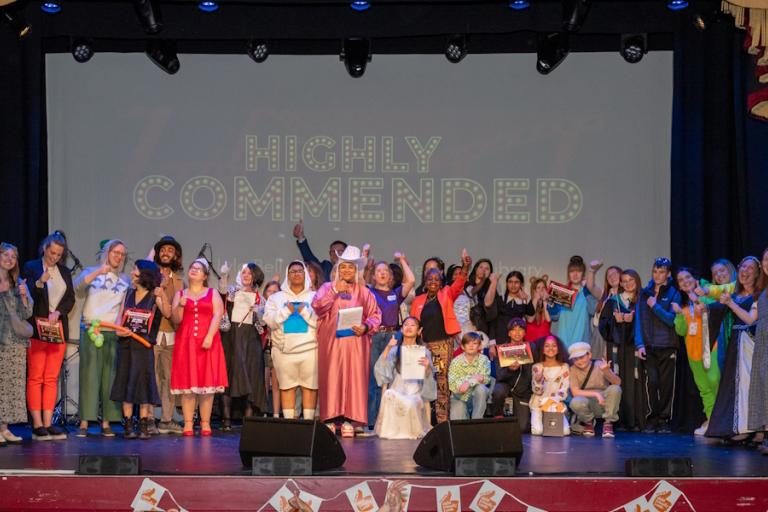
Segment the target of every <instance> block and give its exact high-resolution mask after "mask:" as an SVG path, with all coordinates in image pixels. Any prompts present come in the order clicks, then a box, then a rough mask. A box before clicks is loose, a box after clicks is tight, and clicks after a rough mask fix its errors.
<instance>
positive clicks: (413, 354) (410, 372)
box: [400, 345, 427, 380]
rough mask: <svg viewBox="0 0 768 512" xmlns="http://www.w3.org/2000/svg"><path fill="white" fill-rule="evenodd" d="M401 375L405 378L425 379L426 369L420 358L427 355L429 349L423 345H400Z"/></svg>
mask: <svg viewBox="0 0 768 512" xmlns="http://www.w3.org/2000/svg"><path fill="white" fill-rule="evenodd" d="M400 350H401V352H400V375H401V376H402V377H403V379H405V380H416V379H418V380H424V375H425V373H426V371H425V370H424V367H423V366H421V364H419V359H421V358H422V357H427V351H426V350H425V349H424V347H422V346H421V345H401V346H400Z"/></svg>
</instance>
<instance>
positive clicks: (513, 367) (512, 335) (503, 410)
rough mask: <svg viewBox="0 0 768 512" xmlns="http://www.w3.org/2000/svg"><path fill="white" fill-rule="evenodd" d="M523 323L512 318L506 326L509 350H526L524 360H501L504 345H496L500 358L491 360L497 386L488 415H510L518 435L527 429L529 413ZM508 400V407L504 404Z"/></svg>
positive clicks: (527, 346) (527, 357)
mask: <svg viewBox="0 0 768 512" xmlns="http://www.w3.org/2000/svg"><path fill="white" fill-rule="evenodd" d="M526 327H527V324H526V321H525V319H523V318H519V317H517V318H513V319H512V320H510V321H509V324H508V325H507V337H508V338H509V343H510V345H512V346H518V347H519V346H522V347H524V349H525V352H524V356H522V357H514V358H512V360H511V361H509V362H508V361H506V358H503V356H504V355H505V354H504V349H505V345H498V346H497V347H498V350H499V351H500V352H499V357H497V358H496V359H495V360H494V364H496V365H497V366H496V384H494V386H493V391H492V400H491V415H492V416H503V415H505V414H510V413H511V416H514V417H515V418H517V423H518V424H519V425H520V431H521V432H527V431H528V429H529V428H530V425H529V424H530V416H531V414H530V409H529V407H528V402H530V400H531V393H532V389H531V366H532V365H531V363H532V362H533V361H532V360H531V359H530V355H531V348H530V343H528V342H526V341H525V338H526V335H525V333H526ZM510 400H511V407H509V406H506V404H507V403H508V402H509V401H510Z"/></svg>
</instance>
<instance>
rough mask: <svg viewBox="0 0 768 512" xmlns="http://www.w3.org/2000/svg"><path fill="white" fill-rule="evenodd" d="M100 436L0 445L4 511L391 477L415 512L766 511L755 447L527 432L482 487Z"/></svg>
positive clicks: (388, 445) (345, 484)
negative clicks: (260, 473)
mask: <svg viewBox="0 0 768 512" xmlns="http://www.w3.org/2000/svg"><path fill="white" fill-rule="evenodd" d="M116 430H119V429H116ZM97 431H98V429H97V428H92V429H91V432H92V435H91V436H89V437H87V438H77V437H74V435H70V438H69V439H68V440H67V441H48V442H33V441H31V440H30V432H29V431H25V432H23V436H24V438H25V441H24V443H23V444H22V445H15V446H13V445H12V446H8V447H6V448H4V449H0V471H2V472H3V473H4V475H3V477H2V483H0V493H2V496H3V498H2V499H1V500H0V510H82V509H90V510H114V509H122V510H130V509H131V502H132V501H133V500H134V498H135V497H136V496H137V494H146V492H142V493H139V492H138V491H139V489H140V488H142V485H144V486H145V491H146V489H147V488H149V487H152V486H156V488H154V490H153V491H152V492H155V491H157V493H156V494H154V496H159V497H162V500H163V501H158V502H157V503H156V504H155V506H156V507H158V508H162V509H165V510H169V509H172V508H180V507H183V508H185V509H187V510H190V511H192V510H257V509H260V508H262V507H263V509H264V510H272V509H273V508H272V507H271V506H270V505H268V504H267V503H268V502H269V501H270V499H272V498H273V497H274V496H275V493H277V492H278V491H280V490H281V489H282V488H283V486H284V485H287V488H288V489H294V488H297V489H301V490H302V491H303V492H305V493H309V494H308V495H307V496H311V497H313V498H314V500H315V505H319V504H320V502H322V510H352V505H351V502H350V499H348V494H349V492H348V491H349V490H350V489H353V490H354V489H358V490H359V489H360V487H359V486H360V485H361V484H363V485H365V486H367V487H363V488H362V489H363V490H364V491H366V492H369V494H370V495H371V497H372V498H373V500H374V501H375V502H376V504H377V505H379V506H380V505H381V504H382V503H383V501H384V494H385V492H386V488H387V481H390V480H406V481H407V482H408V483H409V484H410V485H411V494H410V500H409V503H408V510H436V509H438V505H437V501H436V496H437V494H436V493H440V492H445V490H446V489H449V488H450V489H453V490H454V492H453V495H452V496H453V498H454V501H455V503H452V504H449V505H450V506H448V507H447V508H446V509H445V510H469V509H470V504H471V503H472V501H473V498H476V497H477V496H478V495H479V494H481V493H479V491H480V490H481V488H483V489H484V488H485V487H484V486H488V485H490V486H492V487H493V488H495V489H497V490H498V491H499V492H500V493H501V494H500V496H501V498H503V499H502V500H501V501H500V502H499V501H497V506H498V508H497V509H496V510H523V511H526V510H571V511H574V510H614V509H617V510H624V508H623V507H624V505H626V504H628V503H630V502H632V503H635V502H633V500H636V499H638V498H642V500H644V501H638V502H637V505H638V506H639V507H640V508H637V509H635V508H630V509H629V510H631V511H632V512H634V511H635V510H637V511H638V512H645V511H646V510H648V511H656V510H667V511H669V510H674V511H677V510H723V511H725V510H728V511H732V510H736V509H738V510H760V511H764V510H766V509H767V508H768V478H766V477H768V458H766V457H764V456H762V455H760V454H759V453H757V452H756V451H755V450H754V449H748V448H745V447H734V446H724V445H722V444H720V443H718V442H716V441H714V440H709V439H702V438H694V437H693V436H689V435H681V434H673V435H643V434H636V433H624V432H620V433H617V437H616V438H615V439H601V438H583V437H566V438H543V437H534V436H530V435H525V436H523V444H524V450H525V451H524V455H523V458H522V463H521V466H520V467H519V469H518V473H517V474H518V476H517V477H514V478H490V477H488V478H473V479H468V478H455V477H453V476H452V475H451V474H449V473H443V472H437V471H432V470H426V469H423V468H420V467H418V466H416V464H415V463H414V462H413V459H412V454H413V451H414V450H415V449H416V446H417V444H418V442H417V441H386V440H379V439H378V438H376V437H370V438H356V439H340V441H341V444H342V447H343V448H344V451H345V453H346V457H347V460H346V463H345V464H344V466H343V467H341V468H339V469H337V470H332V471H323V472H320V473H318V474H316V475H314V476H312V477H302V478H294V479H291V480H288V479H286V478H267V477H251V476H249V473H248V471H247V470H245V469H244V468H243V467H242V465H241V462H240V458H239V454H238V443H239V431H238V429H235V431H233V432H232V433H226V434H225V433H220V432H216V433H215V435H214V436H213V437H211V438H201V437H194V438H185V437H177V436H157V437H154V438H152V439H150V440H148V441H139V440H130V441H129V440H124V439H122V438H121V437H119V436H118V437H115V438H103V437H100V436H98V435H97ZM80 455H139V456H140V457H141V468H142V475H141V476H138V477H136V476H133V477H107V476H105V477H93V476H77V475H75V472H76V470H77V465H78V458H79V456H80ZM633 457H690V458H691V460H692V461H693V474H694V478H689V479H667V480H666V481H663V480H661V479H659V478H653V479H644V478H625V477H624V461H625V460H626V459H628V458H633ZM660 482H661V483H660ZM147 486H149V487H147ZM453 486H456V487H453ZM657 486H662V487H657ZM663 486H671V487H669V489H672V490H670V491H664V489H666V487H663ZM489 489H490V487H489ZM654 489H655V490H656V494H660V495H664V496H667V497H668V496H669V494H665V492H672V493H673V494H672V496H673V497H674V496H678V498H679V499H677V502H676V503H675V502H674V500H673V501H672V502H671V503H672V505H670V506H669V507H667V508H664V507H662V508H653V507H652V501H653V499H654V494H653V492H652V491H654ZM544 490H546V491H545V492H542V491H544ZM675 493H678V494H675ZM363 494H365V493H363ZM443 496H444V495H443ZM457 496H459V497H460V500H461V501H460V502H458V498H457ZM308 499H309V498H308ZM169 500H170V501H169ZM449 501H450V500H449ZM657 501H658V500H657ZM174 503H175V504H174ZM646 505H647V508H643V507H644V506H646ZM529 506H530V507H532V508H528V507H529ZM451 507H453V508H451ZM633 507H634V505H633ZM477 509H478V510H483V509H482V507H480V508H477ZM146 510H149V509H148V508H147V509H146ZM313 510H317V509H316V508H315V509H313ZM359 510H375V507H374V508H369V509H366V508H365V507H362V508H359ZM488 510H493V508H491V509H488Z"/></svg>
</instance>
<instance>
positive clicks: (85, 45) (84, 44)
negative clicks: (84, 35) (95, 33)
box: [71, 39, 94, 64]
mask: <svg viewBox="0 0 768 512" xmlns="http://www.w3.org/2000/svg"><path fill="white" fill-rule="evenodd" d="M71 51H72V57H74V58H75V60H76V61H77V62H79V63H80V64H82V63H83V62H88V61H89V60H91V58H92V57H93V53H94V52H93V43H91V42H90V41H88V40H87V39H75V40H74V41H73V42H72V50H71Z"/></svg>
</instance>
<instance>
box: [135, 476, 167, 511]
mask: <svg viewBox="0 0 768 512" xmlns="http://www.w3.org/2000/svg"><path fill="white" fill-rule="evenodd" d="M167 491H168V489H166V488H165V487H163V486H162V485H160V484H158V483H155V482H153V481H152V480H150V479H149V478H145V479H144V481H143V482H141V487H139V491H138V492H137V493H136V497H135V498H133V502H132V503H131V508H133V510H134V512H148V511H155V512H160V511H162V510H163V509H161V508H160V500H161V499H162V497H163V495H164V494H165V493H166V492H167Z"/></svg>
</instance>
